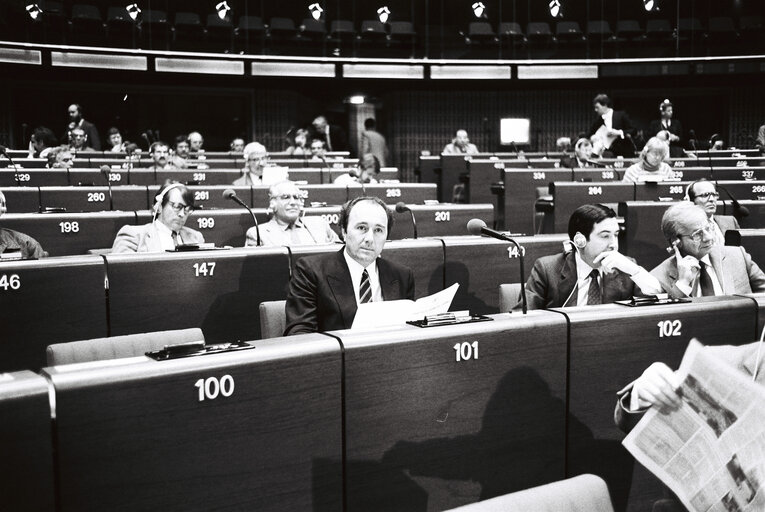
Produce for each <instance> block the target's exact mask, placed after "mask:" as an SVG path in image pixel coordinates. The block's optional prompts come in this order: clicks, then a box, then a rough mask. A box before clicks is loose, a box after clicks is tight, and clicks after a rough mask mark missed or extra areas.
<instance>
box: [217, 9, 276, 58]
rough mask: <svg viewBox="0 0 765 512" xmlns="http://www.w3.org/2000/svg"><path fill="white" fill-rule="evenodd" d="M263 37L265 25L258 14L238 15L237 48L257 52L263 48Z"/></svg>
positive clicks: (246, 51) (264, 35)
mask: <svg viewBox="0 0 765 512" xmlns="http://www.w3.org/2000/svg"><path fill="white" fill-rule="evenodd" d="M216 17H217V16H216ZM265 37H266V26H265V24H263V20H262V19H261V18H260V17H259V16H240V17H239V23H238V25H237V28H236V41H237V48H238V49H239V50H241V51H243V52H245V53H257V52H259V51H260V50H262V49H263V46H264V43H265Z"/></svg>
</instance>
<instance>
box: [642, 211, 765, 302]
mask: <svg viewBox="0 0 765 512" xmlns="http://www.w3.org/2000/svg"><path fill="white" fill-rule="evenodd" d="M661 230H662V232H663V233H664V237H665V238H666V239H667V242H668V243H669V244H670V246H671V247H670V248H669V249H668V250H669V251H671V252H673V254H672V256H670V257H669V258H667V259H666V260H664V262H662V263H661V264H660V265H659V266H657V267H656V268H654V269H653V270H652V271H651V274H652V275H654V276H655V277H656V279H658V280H659V282H660V283H661V285H662V288H663V289H664V291H665V292H667V293H669V294H670V295H671V296H672V297H675V298H681V297H702V296H712V295H733V294H736V293H752V292H761V291H765V274H763V272H762V270H760V267H758V266H757V264H756V263H755V262H753V261H752V257H751V256H749V254H748V253H747V252H746V251H745V250H744V248H743V247H729V246H724V245H717V244H716V243H715V228H714V226H713V224H712V223H711V222H710V221H709V217H707V214H706V212H705V211H704V210H703V209H702V208H701V207H699V206H697V205H695V204H693V203H691V202H689V201H683V202H681V203H678V204H676V205H673V206H671V207H670V208H668V209H667V211H666V212H664V216H663V217H662V219H661Z"/></svg>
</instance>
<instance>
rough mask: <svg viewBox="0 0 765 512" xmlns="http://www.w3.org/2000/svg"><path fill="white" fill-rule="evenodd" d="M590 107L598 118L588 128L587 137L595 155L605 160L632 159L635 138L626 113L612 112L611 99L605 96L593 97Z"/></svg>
mask: <svg viewBox="0 0 765 512" xmlns="http://www.w3.org/2000/svg"><path fill="white" fill-rule="evenodd" d="M592 106H593V109H594V110H595V113H596V114H597V115H598V117H597V119H595V121H594V122H593V123H592V126H590V129H589V131H588V132H587V137H589V138H590V140H592V147H593V150H594V152H595V154H597V155H600V156H602V157H606V158H613V157H615V156H623V157H624V158H634V157H635V143H634V142H633V141H632V137H634V136H635V128H633V127H632V122H631V121H630V118H629V116H627V113H626V112H624V111H621V110H614V109H613V108H612V107H611V98H609V97H608V96H606V95H605V94H598V95H597V96H595V99H593V100H592Z"/></svg>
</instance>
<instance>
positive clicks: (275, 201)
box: [245, 181, 340, 247]
mask: <svg viewBox="0 0 765 512" xmlns="http://www.w3.org/2000/svg"><path fill="white" fill-rule="evenodd" d="M268 197H269V201H268V208H269V210H271V213H272V214H273V217H272V218H271V220H269V221H268V222H266V223H265V224H263V225H262V226H260V241H261V245H271V246H283V245H286V246H293V245H311V244H331V243H334V242H339V241H340V238H338V236H337V234H336V233H335V232H334V231H332V228H331V227H329V223H328V222H327V221H326V220H324V219H323V218H322V217H303V216H302V214H303V201H304V199H303V193H302V192H301V190H300V189H299V188H298V187H297V185H295V183H293V182H291V181H282V182H279V183H275V184H273V185H271V188H269V190H268ZM257 230H258V228H256V227H255V226H253V227H251V228H250V229H248V230H247V242H246V243H245V246H246V247H251V246H256V245H257V244H258V231H257Z"/></svg>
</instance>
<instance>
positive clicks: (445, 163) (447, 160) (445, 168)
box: [436, 155, 471, 203]
mask: <svg viewBox="0 0 765 512" xmlns="http://www.w3.org/2000/svg"><path fill="white" fill-rule="evenodd" d="M470 158H471V157H470V156H469V155H441V170H440V175H439V177H438V181H437V183H438V202H439V203H451V202H452V195H453V192H454V186H455V185H458V184H460V183H461V181H460V175H462V174H464V173H467V172H468V167H467V161H468V159H470ZM436 172H438V171H436Z"/></svg>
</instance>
